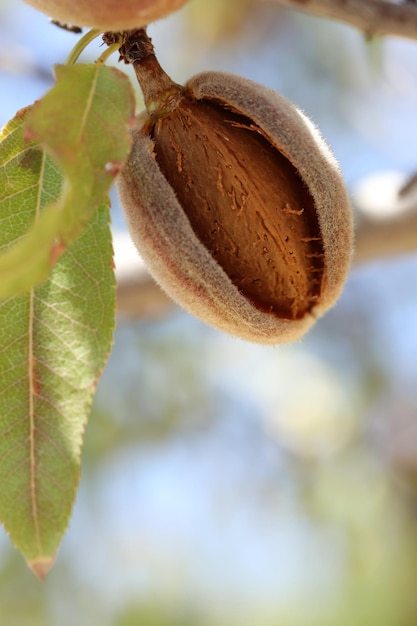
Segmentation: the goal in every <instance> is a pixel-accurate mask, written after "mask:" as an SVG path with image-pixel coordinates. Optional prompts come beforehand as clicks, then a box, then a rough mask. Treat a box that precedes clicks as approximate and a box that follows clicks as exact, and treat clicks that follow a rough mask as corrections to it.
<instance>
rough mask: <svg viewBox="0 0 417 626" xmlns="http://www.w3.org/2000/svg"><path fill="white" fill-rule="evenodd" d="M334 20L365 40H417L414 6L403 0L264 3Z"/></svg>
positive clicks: (416, 17) (294, 0)
mask: <svg viewBox="0 0 417 626" xmlns="http://www.w3.org/2000/svg"><path fill="white" fill-rule="evenodd" d="M263 1H264V2H273V3H274V4H279V5H280V6H283V7H287V8H290V9H296V10H299V11H304V12H307V13H311V14H313V15H317V16H319V17H325V18H329V19H334V20H340V21H342V22H346V23H347V24H350V26H353V27H354V28H357V29H358V30H360V31H362V32H363V33H364V34H365V35H366V36H367V37H383V36H386V35H394V36H396V37H406V38H408V39H417V4H416V3H415V2H412V1H410V0H408V1H407V0H403V2H401V3H397V4H394V3H392V2H385V0H263Z"/></svg>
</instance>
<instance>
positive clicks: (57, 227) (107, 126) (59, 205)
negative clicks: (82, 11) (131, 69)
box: [0, 63, 134, 298]
mask: <svg viewBox="0 0 417 626" xmlns="http://www.w3.org/2000/svg"><path fill="white" fill-rule="evenodd" d="M55 69H56V75H57V82H56V84H55V86H54V87H53V88H52V89H51V91H50V92H49V93H48V94H46V96H45V97H44V98H43V99H42V100H40V101H39V102H38V103H37V104H36V105H34V107H33V108H32V109H31V110H29V109H25V110H24V111H22V112H21V113H20V114H18V116H17V118H15V120H14V121H13V122H11V123H10V124H9V125H8V126H6V127H5V128H4V129H3V131H2V134H1V135H0V140H1V143H0V216H1V215H2V213H3V207H6V208H7V210H8V209H9V207H13V208H14V211H15V214H16V218H15V221H16V223H17V222H18V221H19V217H18V215H19V214H20V212H21V211H24V212H25V211H26V206H27V202H28V197H30V198H31V201H33V190H34V189H35V190H36V189H37V187H36V183H35V181H34V176H33V172H37V175H39V176H40V178H41V179H42V178H43V177H44V176H45V171H44V169H43V167H42V164H39V158H40V157H39V152H37V151H36V150H33V145H34V144H33V140H36V141H38V142H41V143H42V145H43V146H44V147H45V148H46V150H47V152H48V153H49V154H50V155H52V156H53V158H54V161H55V162H56V164H57V166H58V167H59V169H60V170H61V171H62V173H63V175H64V177H65V184H64V185H63V186H62V190H63V192H62V194H61V195H60V196H59V197H55V200H54V202H51V203H49V205H48V206H46V208H44V210H43V211H42V212H40V210H39V205H40V204H41V203H42V204H43V202H44V200H45V198H42V197H38V198H37V203H38V208H37V209H36V211H34V213H33V223H32V224H30V223H29V224H28V225H27V228H28V232H26V233H21V235H20V237H19V239H18V240H17V241H16V242H15V244H14V245H13V246H8V247H7V249H5V250H3V251H2V252H1V253H0V275H1V277H2V279H1V281H0V298H9V297H12V296H15V295H18V294H22V293H24V292H25V291H27V290H28V289H30V288H31V287H33V286H36V285H38V284H40V283H41V282H42V281H43V280H45V279H46V278H47V277H48V276H49V273H50V271H51V268H52V266H53V265H54V263H55V262H56V260H57V258H58V257H59V255H60V254H61V253H62V251H63V250H64V249H65V248H66V247H67V246H68V245H69V244H70V243H71V242H72V241H74V240H75V239H76V238H77V237H78V236H79V235H80V234H81V233H82V231H83V229H84V228H85V226H86V224H87V223H88V221H89V220H90V219H91V217H92V215H93V213H94V211H95V210H96V209H97V207H98V206H99V204H100V203H101V202H102V201H103V200H104V198H105V197H106V194H107V193H108V191H109V188H110V186H111V185H112V183H113V179H114V176H115V175H116V174H117V172H118V171H119V170H120V168H121V166H122V165H123V163H124V161H125V159H126V157H127V155H128V152H129V149H130V145H131V138H130V134H129V132H128V127H129V124H130V123H131V120H132V118H133V115H134V96H133V90H132V87H131V84H130V81H129V79H128V77H127V76H126V75H125V74H123V73H121V72H119V71H118V70H116V69H114V68H109V67H106V66H103V65H101V64H98V63H97V64H94V65H72V66H58V67H56V68H55ZM26 118H27V121H26V128H25V133H24V134H23V128H22V125H21V121H22V119H26ZM29 139H30V140H32V141H29ZM25 140H26V141H25ZM55 169H57V168H55ZM34 185H35V187H34ZM45 186H46V187H47V188H48V186H49V181H46V183H45ZM39 189H40V190H41V192H42V193H45V194H46V195H48V193H49V190H48V189H46V190H44V186H43V184H41V185H40V187H39ZM49 199H50V198H49ZM13 222H14V220H11V221H10V223H8V224H7V228H8V230H9V232H10V234H11V235H12V234H13ZM23 235H24V236H23ZM6 243H8V242H6ZM3 245H5V244H3Z"/></svg>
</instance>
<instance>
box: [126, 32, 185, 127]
mask: <svg viewBox="0 0 417 626" xmlns="http://www.w3.org/2000/svg"><path fill="white" fill-rule="evenodd" d="M124 35H125V39H124V43H123V46H122V47H121V48H120V50H119V52H120V56H121V58H122V59H124V61H125V63H130V64H132V65H133V68H134V70H135V74H136V77H137V79H138V82H139V85H140V87H141V89H142V93H143V97H144V100H145V105H146V109H147V111H148V113H149V115H152V116H156V117H159V116H161V115H164V114H166V113H169V112H170V111H172V110H173V109H175V108H176V107H177V105H178V103H179V101H180V100H181V99H182V97H183V88H182V87H181V85H178V84H177V83H174V81H173V80H172V79H171V78H170V77H169V76H168V74H167V73H166V72H165V71H164V70H163V69H162V67H161V66H160V65H159V62H158V60H157V58H156V56H155V51H154V47H153V45H152V41H151V39H150V37H148V35H147V33H146V29H145V28H140V29H137V30H132V31H127V32H125V33H124Z"/></svg>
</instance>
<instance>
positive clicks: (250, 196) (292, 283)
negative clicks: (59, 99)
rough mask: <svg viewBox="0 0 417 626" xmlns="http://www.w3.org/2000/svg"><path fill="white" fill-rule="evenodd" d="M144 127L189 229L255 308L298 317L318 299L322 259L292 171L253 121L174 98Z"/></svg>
mask: <svg viewBox="0 0 417 626" xmlns="http://www.w3.org/2000/svg"><path fill="white" fill-rule="evenodd" d="M150 131H151V136H152V139H153V141H154V143H155V157H156V160H157V162H158V165H159V167H160V169H161V171H162V173H163V175H164V176H165V178H166V179H167V181H168V182H169V184H170V185H171V187H172V188H173V190H174V192H175V194H176V196H177V198H178V201H179V203H180V205H181V206H182V208H183V210H184V212H185V213H186V215H187V217H188V219H189V221H190V224H191V226H192V228H193V230H194V232H195V233H196V235H197V237H198V238H199V240H200V241H201V243H202V244H203V245H204V246H205V247H206V248H207V250H208V251H209V252H210V254H211V255H212V256H213V258H214V259H215V260H216V261H217V263H218V264H219V265H220V266H221V267H222V268H223V270H224V271H225V272H226V274H227V275H228V276H229V278H230V280H231V281H232V283H233V284H234V285H235V286H236V287H237V289H238V290H239V292H240V293H241V294H242V295H243V296H244V297H245V298H247V300H248V301H249V302H250V303H251V304H252V305H253V306H255V307H256V308H257V309H259V310H260V311H263V312H266V313H270V314H272V315H275V316H277V317H279V318H281V319H288V320H299V319H302V318H303V317H304V316H305V315H306V314H307V313H309V312H310V311H311V310H312V308H313V307H314V306H315V305H316V304H317V301H318V300H319V299H320V296H321V292H322V285H323V280H324V254H323V245H322V240H321V236H320V228H319V223H318V219H317V214H316V209H315V205H314V201H313V198H312V197H311V195H310V194H309V192H308V189H307V187H306V186H305V184H304V183H303V181H302V180H301V178H300V176H299V174H298V172H297V170H296V169H295V167H294V166H293V165H292V164H291V163H290V161H289V160H288V159H287V158H286V157H285V156H284V155H282V154H281V153H280V152H279V151H278V150H277V149H276V148H275V147H274V146H272V145H271V142H270V141H268V139H267V138H266V137H265V135H264V134H263V132H262V130H261V128H260V127H259V126H257V125H256V124H254V123H253V121H251V120H250V119H249V118H247V117H245V116H243V115H239V114H237V113H236V112H232V111H230V110H228V109H227V108H225V107H222V106H220V105H218V104H216V103H213V102H207V101H204V100H203V101H198V102H197V101H195V100H192V99H191V98H186V97H184V98H183V99H182V100H181V102H180V103H179V104H178V106H177V107H176V109H175V110H173V111H170V112H169V113H168V114H166V115H164V116H163V117H158V118H157V119H156V120H154V122H153V126H152V127H151V129H150ZM178 254H181V251H178Z"/></svg>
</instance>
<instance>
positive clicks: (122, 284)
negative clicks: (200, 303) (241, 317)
mask: <svg viewBox="0 0 417 626" xmlns="http://www.w3.org/2000/svg"><path fill="white" fill-rule="evenodd" d="M404 179H405V177H404V176H402V175H401V176H400V175H398V174H395V173H394V174H392V173H386V172H385V173H382V174H379V175H378V176H374V177H372V178H368V179H366V180H365V181H364V182H363V183H362V184H361V186H360V187H358V189H357V190H356V191H355V192H354V198H353V205H354V214H355V223H356V229H355V235H356V236H355V254H354V258H353V265H354V266H359V265H361V264H363V263H369V262H371V261H377V260H383V259H386V258H389V257H393V256H399V255H402V254H407V253H413V252H415V253H417V180H416V177H412V178H409V179H408V180H407V181H405V180H404ZM114 249H115V264H116V277H117V305H118V312H119V315H120V316H121V317H122V318H125V319H126V318H131V319H138V318H144V317H145V318H146V317H147V318H157V317H160V316H162V315H165V314H166V313H168V312H169V311H170V310H171V308H172V306H173V303H172V302H171V300H170V299H169V298H168V297H167V296H166V295H165V294H164V293H163V292H162V290H161V289H160V288H159V287H158V285H157V284H156V283H155V282H154V281H153V280H152V278H151V277H150V276H149V274H148V272H147V270H146V266H145V264H144V262H143V261H142V259H141V258H140V257H139V255H138V253H137V252H136V249H135V248H134V245H133V243H132V242H131V240H130V237H129V235H128V233H127V232H126V233H125V232H123V233H116V235H115V239H114Z"/></svg>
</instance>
